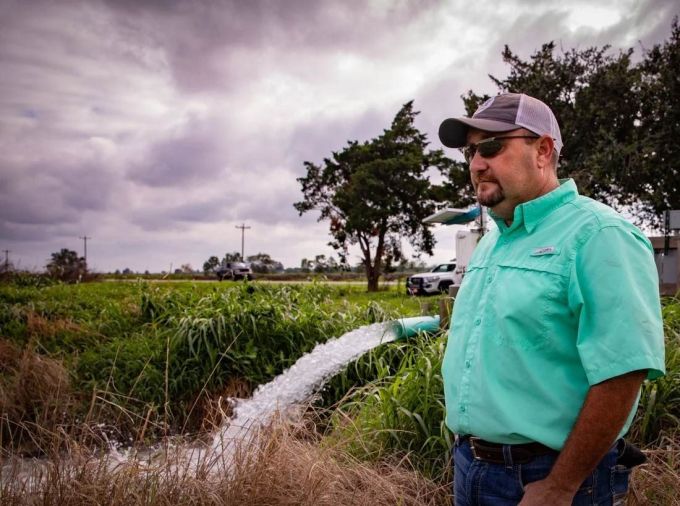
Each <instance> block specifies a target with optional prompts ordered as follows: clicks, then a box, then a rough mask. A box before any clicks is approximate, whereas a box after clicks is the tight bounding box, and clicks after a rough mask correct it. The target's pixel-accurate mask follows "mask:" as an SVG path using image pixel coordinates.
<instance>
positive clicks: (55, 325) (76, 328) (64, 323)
mask: <svg viewBox="0 0 680 506" xmlns="http://www.w3.org/2000/svg"><path fill="white" fill-rule="evenodd" d="M26 332H27V334H28V336H29V337H37V338H53V337H55V336H58V335H61V334H63V333H65V332H69V333H73V334H77V335H85V334H87V333H88V332H87V331H86V330H85V329H84V328H83V327H82V326H80V325H78V324H77V323H74V322H73V321H71V320H68V319H64V318H52V319H47V318H45V317H44V316H42V315H40V314H38V313H36V312H34V311H26ZM90 333H91V332H90Z"/></svg>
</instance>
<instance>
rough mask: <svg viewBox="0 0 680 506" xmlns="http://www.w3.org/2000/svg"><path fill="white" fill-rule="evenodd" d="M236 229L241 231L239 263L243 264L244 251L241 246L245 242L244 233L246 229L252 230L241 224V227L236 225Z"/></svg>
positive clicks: (244, 258)
mask: <svg viewBox="0 0 680 506" xmlns="http://www.w3.org/2000/svg"><path fill="white" fill-rule="evenodd" d="M236 228H240V229H241V261H242V262H245V260H246V257H245V256H243V251H244V249H243V245H244V241H245V232H246V229H249V228H252V227H246V224H245V223H243V224H241V225H236Z"/></svg>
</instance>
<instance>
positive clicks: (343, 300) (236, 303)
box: [0, 283, 412, 440]
mask: <svg viewBox="0 0 680 506" xmlns="http://www.w3.org/2000/svg"><path fill="white" fill-rule="evenodd" d="M380 296H381V297H382V298H383V299H386V300H387V302H384V303H383V302H382V301H381V303H377V302H376V301H375V300H374V299H373V298H369V297H367V296H366V295H365V294H362V293H361V292H360V291H359V290H357V289H355V288H350V287H330V286H328V285H322V284H310V285H258V284H246V283H223V284H219V285H217V284H191V283H185V284H174V283H173V284H172V286H168V285H162V284H147V283H99V284H88V285H77V286H73V285H70V286H65V285H54V286H45V287H39V288H36V287H32V286H23V285H22V286H17V285H3V286H0V335H1V336H2V337H3V338H5V339H6V340H7V341H8V342H9V343H12V345H13V346H18V347H19V348H20V349H21V348H29V347H30V348H31V349H33V350H35V352H37V353H38V354H40V355H44V356H45V357H49V358H52V359H55V360H59V362H60V363H61V364H63V366H64V367H65V368H66V370H67V371H68V375H69V379H70V383H71V385H72V387H73V391H74V394H73V395H74V400H75V401H77V402H71V403H69V404H70V405H74V404H75V405H76V406H79V410H80V413H79V414H78V416H76V417H75V418H79V419H80V420H83V419H84V418H85V417H86V416H87V418H88V420H101V421H105V423H107V425H110V426H111V427H112V431H117V432H119V435H118V437H120V438H122V439H126V440H129V439H130V438H131V439H132V440H138V439H139V437H140V434H139V432H138V430H139V427H140V426H142V427H144V431H143V432H144V434H143V435H144V436H145V437H147V438H155V437H158V436H159V435H167V434H171V433H175V432H177V431H185V430H188V431H194V430H198V429H200V428H201V425H202V424H203V419H204V418H205V416H206V414H207V413H209V412H211V411H212V412H214V410H212V408H211V406H212V405H213V404H214V401H213V399H216V398H219V397H220V396H223V397H227V396H231V395H234V391H232V389H233V387H234V385H237V386H238V391H239V393H241V394H243V393H244V392H245V393H247V392H248V391H249V390H251V389H252V388H254V387H255V386H257V385H258V384H262V383H265V382H267V381H269V380H271V379H272V378H273V377H274V376H276V375H277V374H279V373H281V372H282V371H283V370H284V369H286V368H287V367H289V366H291V365H292V364H293V363H295V361H296V360H297V359H298V358H299V357H300V356H301V355H302V354H304V353H306V352H308V351H310V350H311V349H312V348H313V347H314V346H315V345H316V344H317V343H320V342H324V341H326V340H328V339H330V338H332V337H335V336H339V335H340V334H342V333H344V332H347V331H349V330H351V329H354V328H356V327H358V326H360V325H363V324H367V323H373V322H375V321H381V320H384V319H388V318H393V317H396V316H400V315H402V314H403V313H402V311H403V309H404V301H405V300H407V299H406V298H405V297H404V296H401V295H400V296H395V294H388V293H385V294H381V295H380ZM411 310H412V309H411ZM342 394H344V392H343V393H338V395H342ZM22 421H25V420H21V419H18V420H14V422H15V423H17V424H21V422H22ZM142 421H143V422H144V423H140V422H142Z"/></svg>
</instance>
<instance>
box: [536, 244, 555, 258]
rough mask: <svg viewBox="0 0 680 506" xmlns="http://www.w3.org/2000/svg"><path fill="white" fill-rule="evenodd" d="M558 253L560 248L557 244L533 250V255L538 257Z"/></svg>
mask: <svg viewBox="0 0 680 506" xmlns="http://www.w3.org/2000/svg"><path fill="white" fill-rule="evenodd" d="M557 253H559V250H558V249H557V248H556V247H555V246H543V247H541V248H536V249H535V250H534V251H532V252H531V256H532V257H538V256H541V255H556V254H557Z"/></svg>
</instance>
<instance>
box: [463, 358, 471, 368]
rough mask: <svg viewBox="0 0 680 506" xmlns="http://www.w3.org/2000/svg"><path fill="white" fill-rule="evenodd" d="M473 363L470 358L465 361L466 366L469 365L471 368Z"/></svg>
mask: <svg viewBox="0 0 680 506" xmlns="http://www.w3.org/2000/svg"><path fill="white" fill-rule="evenodd" d="M471 365H472V363H471V362H470V361H469V360H466V361H465V367H467V368H468V369H469V368H470V366H471Z"/></svg>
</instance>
